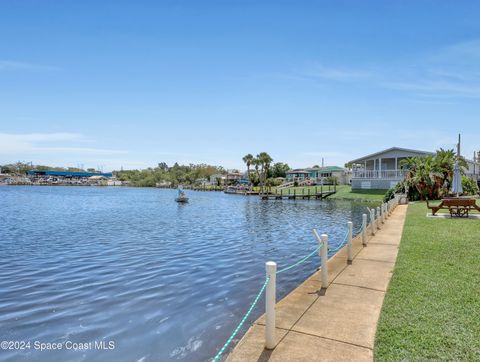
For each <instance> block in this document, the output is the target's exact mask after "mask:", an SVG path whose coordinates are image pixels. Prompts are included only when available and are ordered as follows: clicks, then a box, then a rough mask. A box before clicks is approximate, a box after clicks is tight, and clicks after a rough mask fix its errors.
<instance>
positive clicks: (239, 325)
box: [212, 244, 322, 362]
mask: <svg viewBox="0 0 480 362" xmlns="http://www.w3.org/2000/svg"><path fill="white" fill-rule="evenodd" d="M321 248H322V244H320V245H319V246H318V247H317V248H315V250H314V251H312V252H311V253H310V254H308V255H307V256H305V257H303V258H302V259H300V260H299V261H297V262H296V263H293V264H292V265H289V266H287V267H285V268H283V269H280V270H278V271H277V272H276V274H281V273H284V272H286V271H288V270H290V269H293V268H295V267H297V266H299V265H301V264H303V263H305V262H306V261H307V260H308V259H310V258H311V257H312V256H314V255H315V254H317V253H318V251H319V250H320V249H321ZM269 281H270V278H269V277H267V278H266V279H265V283H263V285H262V287H261V288H260V291H259V292H258V294H257V295H256V297H255V299H254V301H253V303H252V304H251V306H250V308H249V309H248V311H247V313H245V315H244V316H243V318H242V320H241V321H240V323H238V325H237V327H236V328H235V330H234V331H233V333H232V334H231V335H230V337H229V338H228V340H227V342H225V344H224V345H223V347H222V348H220V350H219V351H218V353H217V355H216V356H215V357H214V358H213V359H212V362H216V361H218V360H219V358H220V357H221V356H222V354H223V353H224V352H225V350H226V349H227V347H228V346H229V345H230V343H232V341H233V339H234V338H235V336H236V335H237V333H238V332H239V331H240V329H241V328H242V326H243V325H244V324H245V321H246V320H247V319H248V317H249V316H250V314H251V313H252V311H253V309H254V308H255V306H256V305H257V303H258V301H259V299H260V297H261V296H262V294H263V292H264V291H265V288H266V287H267V285H268V282H269Z"/></svg>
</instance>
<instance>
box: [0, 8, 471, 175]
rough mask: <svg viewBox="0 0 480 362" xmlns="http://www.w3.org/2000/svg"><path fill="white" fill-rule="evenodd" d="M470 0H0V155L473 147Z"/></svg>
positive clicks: (191, 156)
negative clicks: (459, 142) (460, 144)
mask: <svg viewBox="0 0 480 362" xmlns="http://www.w3.org/2000/svg"><path fill="white" fill-rule="evenodd" d="M479 14H480V2H478V1H441V2H439V1H419V0H415V1H395V2H393V1H354V0H352V1H282V0H276V1H247V0H231V1H220V0H219V1H208V0H204V1H181V0H178V1H133V0H132V1H119V0H112V1H106V0H104V1H85V0H82V1H48V0H41V1H40V0H37V1H31V0H23V1H2V2H0V164H1V163H6V162H15V161H19V160H20V161H28V162H30V161H32V162H33V163H40V164H51V165H64V166H77V165H79V164H80V165H84V166H85V167H98V166H100V167H102V168H103V169H104V170H112V169H119V168H120V167H121V166H123V168H125V169H127V168H144V167H149V166H155V165H156V164H157V163H158V162H162V161H165V162H167V163H168V164H173V163H174V162H175V161H178V162H180V163H190V162H193V163H197V162H206V163H210V164H218V165H223V166H225V167H227V168H235V167H242V161H241V158H242V156H243V155H245V154H246V153H253V154H255V153H259V152H261V151H266V152H269V153H270V154H271V156H272V157H273V158H274V160H275V161H282V162H287V163H289V164H290V165H291V166H293V167H304V166H311V165H313V164H319V163H321V158H322V157H324V158H325V163H326V164H329V165H333V164H338V165H343V164H344V163H345V162H346V161H348V160H350V159H354V158H357V157H360V156H362V155H364V154H366V153H371V152H375V151H378V150H380V149H383V148H388V147H391V146H400V147H407V148H415V149H422V150H434V149H436V148H439V147H444V148H453V147H454V145H455V142H456V137H457V133H459V132H460V133H462V137H463V138H462V139H463V152H464V154H466V155H467V156H470V158H471V156H472V154H473V151H474V150H479V149H480V112H479V111H480V21H478V15H479Z"/></svg>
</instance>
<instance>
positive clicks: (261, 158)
mask: <svg viewBox="0 0 480 362" xmlns="http://www.w3.org/2000/svg"><path fill="white" fill-rule="evenodd" d="M257 160H258V163H259V164H260V167H261V173H260V175H259V176H261V177H260V182H261V185H262V192H263V189H264V187H265V182H266V180H267V176H268V170H269V169H270V166H271V164H272V162H273V158H272V157H270V155H269V154H268V153H266V152H261V153H259V154H258V155H257Z"/></svg>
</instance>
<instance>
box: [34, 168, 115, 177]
mask: <svg viewBox="0 0 480 362" xmlns="http://www.w3.org/2000/svg"><path fill="white" fill-rule="evenodd" d="M27 173H28V174H29V175H36V176H63V177H91V176H103V177H112V174H111V173H95V172H70V171H49V170H47V171H38V170H30V171H27Z"/></svg>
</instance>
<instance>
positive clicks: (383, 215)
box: [382, 204, 386, 224]
mask: <svg viewBox="0 0 480 362" xmlns="http://www.w3.org/2000/svg"><path fill="white" fill-rule="evenodd" d="M385 212H386V211H385V204H382V223H383V224H385V219H386V215H385Z"/></svg>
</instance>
